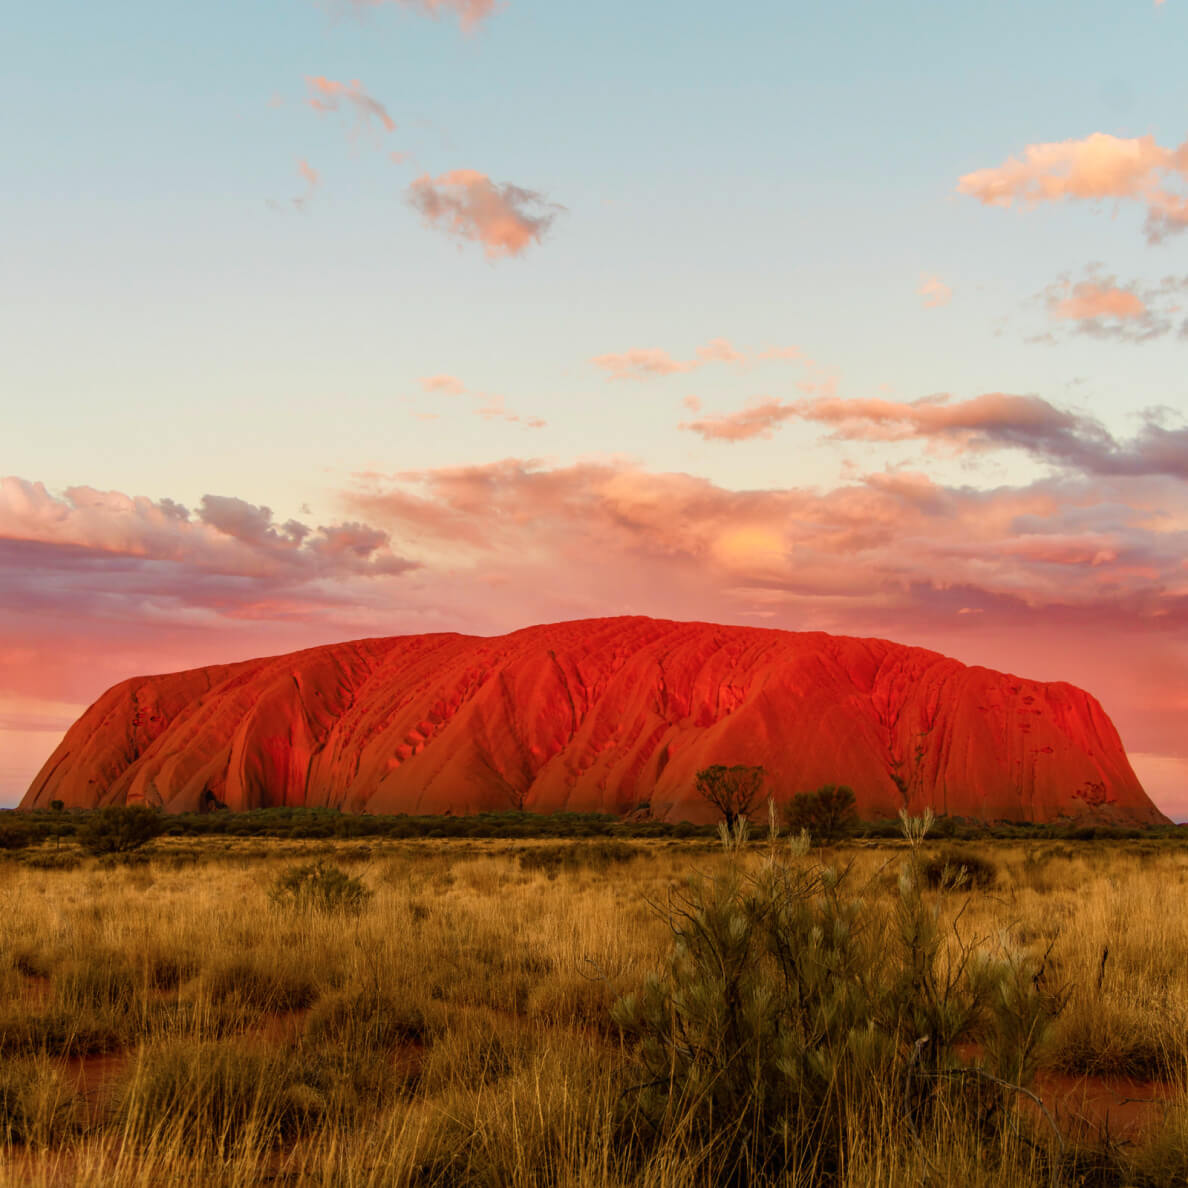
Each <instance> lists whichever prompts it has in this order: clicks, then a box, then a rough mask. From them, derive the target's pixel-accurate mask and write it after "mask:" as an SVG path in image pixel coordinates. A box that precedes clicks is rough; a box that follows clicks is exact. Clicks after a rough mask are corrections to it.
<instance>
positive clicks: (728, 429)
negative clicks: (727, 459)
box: [680, 400, 799, 441]
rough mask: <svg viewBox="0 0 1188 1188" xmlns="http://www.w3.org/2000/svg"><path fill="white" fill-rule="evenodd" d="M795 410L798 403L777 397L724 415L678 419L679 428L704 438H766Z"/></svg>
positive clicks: (718, 439)
mask: <svg viewBox="0 0 1188 1188" xmlns="http://www.w3.org/2000/svg"><path fill="white" fill-rule="evenodd" d="M798 409H799V406H798V405H796V404H785V403H784V402H783V401H780V400H760V401H757V402H755V403H752V404H749V405H748V406H747V407H746V408H743V409H740V410H739V411H738V412H734V413H727V414H726V415H725V416H721V417H702V418H700V419H699V420H696V421H682V422H681V425H680V428H682V429H688V430H690V431H691V432H693V433H697V434H699V435H700V436H702V437H704V438H705V439H706V440H707V441H748V440H749V439H751V438H753V437H770V436H771V435H772V433H773V431H774V430H775V429H776V427H777V426H779V425H781V424H783V422H784V421H786V420H788V419H789V418H791V417H795V416H798V415H799V412H798Z"/></svg>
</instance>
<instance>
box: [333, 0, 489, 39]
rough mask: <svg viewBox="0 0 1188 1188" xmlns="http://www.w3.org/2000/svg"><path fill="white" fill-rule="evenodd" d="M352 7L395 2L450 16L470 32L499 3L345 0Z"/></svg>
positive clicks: (427, 13) (425, 12)
mask: <svg viewBox="0 0 1188 1188" xmlns="http://www.w3.org/2000/svg"><path fill="white" fill-rule="evenodd" d="M347 3H349V4H350V5H351V6H352V7H353V8H356V9H366V8H379V7H380V6H381V5H383V4H397V5H399V6H400V7H401V8H407V9H410V10H412V11H413V12H417V13H420V14H421V15H422V16H429V17H434V18H436V17H439V16H443V15H444V16H452V17H455V18H456V19H457V21H458V24H459V25H460V26H461V27H462V29H463V31H464V32H467V33H472V32H474V30H475V29H477V28H478V27H479V25H481V24H482V23H483V21H485V20H487V18H488V17H490V16H491V15H492V14H493V13H495V12H497V11H498V9H499V7H500V5H497V4H496V2H495V0H347Z"/></svg>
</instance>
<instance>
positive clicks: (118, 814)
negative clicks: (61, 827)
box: [76, 804, 165, 854]
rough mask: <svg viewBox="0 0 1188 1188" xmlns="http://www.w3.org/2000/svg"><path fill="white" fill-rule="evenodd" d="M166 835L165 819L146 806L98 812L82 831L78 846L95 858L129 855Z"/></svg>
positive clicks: (108, 809)
mask: <svg viewBox="0 0 1188 1188" xmlns="http://www.w3.org/2000/svg"><path fill="white" fill-rule="evenodd" d="M164 832H165V820H164V818H163V817H162V815H161V814H160V813H159V812H158V811H157V810H156V809H153V808H149V807H148V805H145V804H118V805H110V806H108V807H107V808H101V809H97V810H96V811H95V812H93V813H91V814H90V815H89V816H88V818H87V821H86V823H85V824H84V825H83V826H82V828H81V829H79V830H78V832H77V834H76V836H77V838H78V844H79V845H80V846H82V848H83V849H84V850H88V851H90V853H92V854H127V853H130V852H131V851H132V850H139V849H140V847H141V846H143V845H144V844H145V842H150V841H152V840H153V838H154V837H159V836H160V835H161V834H162V833H164Z"/></svg>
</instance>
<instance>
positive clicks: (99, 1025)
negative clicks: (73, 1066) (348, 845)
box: [0, 1004, 123, 1057]
mask: <svg viewBox="0 0 1188 1188" xmlns="http://www.w3.org/2000/svg"><path fill="white" fill-rule="evenodd" d="M122 1043H123V1037H122V1036H121V1035H120V1033H119V1031H118V1030H117V1028H116V1027H114V1026H113V1024H112V1022H111V1020H110V1019H109V1018H105V1017H103V1016H100V1015H97V1014H96V1013H95V1012H92V1011H85V1012H80V1011H77V1010H73V1009H64V1008H61V1007H53V1008H50V1009H48V1010H40V1011H35V1012H32V1013H30V1012H26V1011H22V1010H20V1009H19V1007H17V1006H16V1004H13V1006H12V1008H11V1009H10V1010H8V1011H4V1012H0V1056H9V1057H19V1056H59V1057H62V1056H65V1057H71V1056H98V1055H102V1054H103V1053H105V1052H114V1051H115V1050H116V1049H117V1048H119V1047H120V1046H121V1044H122Z"/></svg>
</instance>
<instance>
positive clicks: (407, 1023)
mask: <svg viewBox="0 0 1188 1188" xmlns="http://www.w3.org/2000/svg"><path fill="white" fill-rule="evenodd" d="M440 1026H441V1021H440V1020H438V1022H437V1024H436V1027H437V1028H440ZM434 1029H435V1026H434V1025H433V1024H431V1023H430V1021H429V1020H428V1019H426V1017H425V1014H424V1012H423V1011H422V1010H421V1008H420V1007H419V1006H417V1005H416V1004H409V1003H402V1002H399V1001H397V999H396V998H395V997H394V996H392V995H389V994H387V993H385V992H383V991H377V990H374V989H366V990H361V989H358V988H356V989H354V990H342V991H338V992H336V993H333V994H331V995H329V996H327V997H325V998H322V999H320V1000H319V1001H318V1002H317V1003H316V1004H315V1005H314V1007H313V1009H312V1010H311V1011H310V1013H309V1018H308V1019H306V1021H305V1037H306V1039H307V1040H309V1041H310V1042H311V1043H315V1044H316V1043H329V1044H335V1045H338V1046H340V1047H341V1048H343V1049H344V1050H356V1051H358V1050H364V1051H369V1050H373V1049H377V1048H380V1049H383V1048H394V1047H397V1046H399V1045H401V1044H410V1043H426V1042H428V1040H429V1039H430V1038H431V1035H432V1033H433V1031H434Z"/></svg>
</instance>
